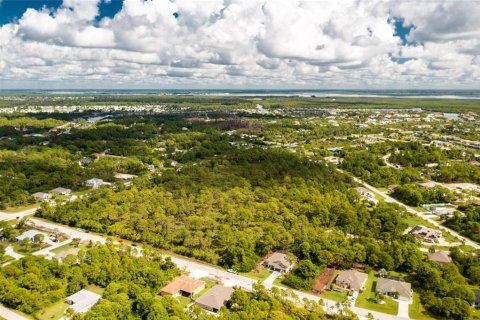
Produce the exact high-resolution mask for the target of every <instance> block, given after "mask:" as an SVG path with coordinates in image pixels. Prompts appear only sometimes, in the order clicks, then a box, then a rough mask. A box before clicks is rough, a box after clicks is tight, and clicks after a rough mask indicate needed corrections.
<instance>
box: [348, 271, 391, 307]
mask: <svg viewBox="0 0 480 320" xmlns="http://www.w3.org/2000/svg"><path fill="white" fill-rule="evenodd" d="M376 281H377V277H376V276H375V274H374V272H370V274H369V275H368V279H367V283H366V284H365V290H364V291H363V292H362V293H361V294H359V295H358V298H357V300H356V302H355V306H356V307H359V308H365V309H369V310H373V311H378V312H383V313H388V314H393V315H396V314H397V313H398V302H396V301H394V300H393V299H391V298H388V297H387V298H385V303H384V304H379V303H377V302H376V299H375V285H376Z"/></svg>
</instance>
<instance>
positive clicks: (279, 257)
mask: <svg viewBox="0 0 480 320" xmlns="http://www.w3.org/2000/svg"><path fill="white" fill-rule="evenodd" d="M264 264H265V266H266V267H267V268H269V269H271V270H273V271H278V272H285V273H288V272H290V270H292V268H293V265H294V263H293V261H291V259H290V258H289V257H288V255H287V254H285V253H281V252H274V253H272V254H271V255H270V256H269V257H268V258H267V259H265V263H264Z"/></svg>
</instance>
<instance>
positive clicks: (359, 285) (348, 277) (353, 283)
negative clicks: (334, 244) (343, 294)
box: [335, 270, 368, 291]
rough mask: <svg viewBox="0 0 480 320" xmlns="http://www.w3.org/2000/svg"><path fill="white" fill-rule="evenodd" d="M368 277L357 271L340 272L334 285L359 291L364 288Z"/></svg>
mask: <svg viewBox="0 0 480 320" xmlns="http://www.w3.org/2000/svg"><path fill="white" fill-rule="evenodd" d="M367 278H368V275H367V274H366V273H363V272H360V271H357V270H345V271H342V272H340V274H339V275H338V277H337V279H336V280H335V284H336V285H337V286H339V287H342V288H345V289H350V290H355V291H360V290H362V289H363V288H364V286H365V282H366V281H367Z"/></svg>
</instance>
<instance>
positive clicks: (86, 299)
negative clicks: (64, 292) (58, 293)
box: [66, 289, 102, 313]
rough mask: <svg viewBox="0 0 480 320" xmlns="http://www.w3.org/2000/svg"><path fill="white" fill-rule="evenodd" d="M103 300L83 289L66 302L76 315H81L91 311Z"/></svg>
mask: <svg viewBox="0 0 480 320" xmlns="http://www.w3.org/2000/svg"><path fill="white" fill-rule="evenodd" d="M101 298H102V296H101V295H99V294H96V293H95V292H92V291H89V290H86V289H82V290H80V291H78V292H77V293H75V294H72V295H71V296H69V297H67V299H66V302H67V304H69V305H70V307H69V308H70V309H72V310H73V311H74V312H75V313H81V312H87V311H88V310H90V309H91V308H92V307H93V306H94V305H95V304H97V303H98V302H99V301H100V299H101Z"/></svg>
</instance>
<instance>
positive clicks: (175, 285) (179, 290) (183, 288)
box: [160, 276, 205, 297]
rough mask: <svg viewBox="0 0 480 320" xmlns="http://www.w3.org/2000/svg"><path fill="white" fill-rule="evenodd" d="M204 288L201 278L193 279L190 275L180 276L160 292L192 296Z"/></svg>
mask: <svg viewBox="0 0 480 320" xmlns="http://www.w3.org/2000/svg"><path fill="white" fill-rule="evenodd" d="M203 289H205V282H203V281H202V280H195V279H192V278H190V277H186V276H182V277H180V278H177V279H175V280H173V281H172V282H170V283H169V284H167V285H166V286H165V287H163V288H162V290H161V291H160V293H162V294H168V295H172V296H174V295H178V294H180V295H182V296H186V297H193V296H194V295H197V294H199V293H200V291H202V290H203Z"/></svg>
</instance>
